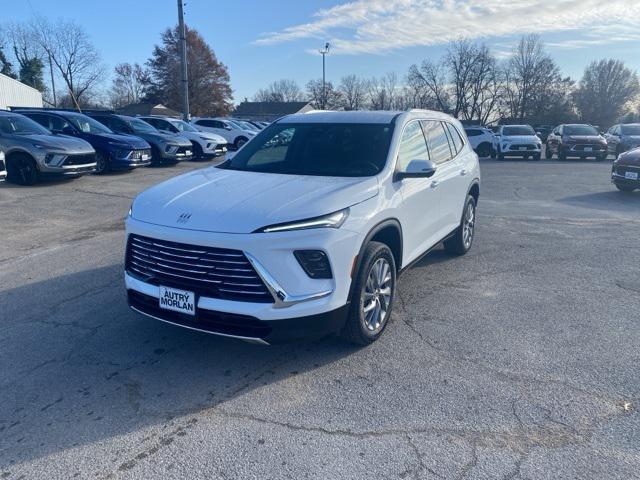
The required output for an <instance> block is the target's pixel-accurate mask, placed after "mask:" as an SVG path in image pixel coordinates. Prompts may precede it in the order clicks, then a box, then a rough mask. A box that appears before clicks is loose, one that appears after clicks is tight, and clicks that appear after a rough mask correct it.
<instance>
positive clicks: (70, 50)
mask: <svg viewBox="0 0 640 480" xmlns="http://www.w3.org/2000/svg"><path fill="white" fill-rule="evenodd" d="M32 28H33V31H34V36H35V38H36V41H37V43H38V44H39V46H40V48H41V49H42V50H43V52H44V53H45V54H46V55H47V56H48V57H50V58H51V62H52V64H53V66H54V68H55V69H56V70H57V73H58V74H59V75H60V77H61V78H62V80H63V82H64V85H65V87H66V92H65V93H66V94H67V95H68V96H69V97H70V98H71V100H72V102H73V104H74V105H75V107H76V108H80V104H81V103H82V102H83V100H84V97H85V96H86V95H87V94H88V93H89V92H90V91H91V90H92V89H93V88H95V87H96V86H97V85H98V84H99V83H100V82H101V81H102V77H103V73H104V67H103V66H102V64H101V61H100V55H99V54H98V52H97V51H96V49H95V47H94V46H93V43H91V40H90V39H89V36H88V35H87V32H86V31H85V30H84V28H83V27H82V26H81V25H79V24H77V23H75V22H73V21H65V20H59V21H58V22H57V23H55V24H54V23H51V22H49V21H48V20H47V19H45V18H44V17H37V18H36V19H35V20H34V22H33V23H32Z"/></svg>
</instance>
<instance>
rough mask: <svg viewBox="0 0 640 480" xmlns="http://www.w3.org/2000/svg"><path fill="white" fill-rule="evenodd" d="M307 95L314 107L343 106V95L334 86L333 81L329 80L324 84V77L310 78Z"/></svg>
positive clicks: (328, 108) (337, 107)
mask: <svg viewBox="0 0 640 480" xmlns="http://www.w3.org/2000/svg"><path fill="white" fill-rule="evenodd" d="M307 97H308V98H309V101H310V102H311V105H312V106H313V108H317V109H321V110H325V109H327V110H336V109H339V108H340V107H341V106H342V96H341V94H340V92H339V91H337V90H336V89H335V88H334V87H333V83H331V82H330V81H327V82H326V83H325V84H324V88H323V82H322V79H321V78H320V79H318V80H310V81H309V82H308V83H307Z"/></svg>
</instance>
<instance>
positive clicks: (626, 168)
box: [616, 165, 640, 175]
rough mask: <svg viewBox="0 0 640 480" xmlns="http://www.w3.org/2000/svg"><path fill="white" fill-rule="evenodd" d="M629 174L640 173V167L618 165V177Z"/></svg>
mask: <svg viewBox="0 0 640 480" xmlns="http://www.w3.org/2000/svg"><path fill="white" fill-rule="evenodd" d="M627 172H637V173H640V166H637V167H636V166H634V165H618V166H617V167H616V173H617V174H618V175H624V174H625V173H627Z"/></svg>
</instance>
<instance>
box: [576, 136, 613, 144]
mask: <svg viewBox="0 0 640 480" xmlns="http://www.w3.org/2000/svg"><path fill="white" fill-rule="evenodd" d="M567 139H569V140H571V141H573V142H578V143H605V142H606V140H605V139H604V138H603V137H601V136H600V135H567Z"/></svg>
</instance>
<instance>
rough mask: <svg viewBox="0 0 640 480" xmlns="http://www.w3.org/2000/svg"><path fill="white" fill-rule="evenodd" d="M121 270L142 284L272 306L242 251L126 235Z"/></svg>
mask: <svg viewBox="0 0 640 480" xmlns="http://www.w3.org/2000/svg"><path fill="white" fill-rule="evenodd" d="M125 269H126V270H127V272H129V273H130V274H132V275H134V276H136V277H139V279H140V280H141V281H143V282H145V283H151V284H153V285H163V286H168V287H174V288H180V289H184V290H191V291H194V292H195V293H196V294H197V295H199V296H206V297H209V298H219V299H224V300H232V301H245V302H259V303H274V298H273V296H272V295H271V293H270V291H269V289H268V288H267V286H266V285H265V283H264V281H263V280H262V278H261V277H260V276H259V275H258V273H257V272H256V270H255V269H254V267H253V265H252V264H251V263H250V262H249V260H248V259H247V257H246V256H245V254H244V252H242V251H240V250H231V249H225V248H216V247H205V246H200V245H189V244H184V243H178V242H172V241H165V240H158V239H152V238H148V237H142V236H139V235H130V237H129V241H128V243H127V253H126V261H125Z"/></svg>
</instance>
